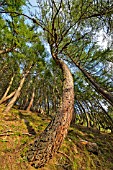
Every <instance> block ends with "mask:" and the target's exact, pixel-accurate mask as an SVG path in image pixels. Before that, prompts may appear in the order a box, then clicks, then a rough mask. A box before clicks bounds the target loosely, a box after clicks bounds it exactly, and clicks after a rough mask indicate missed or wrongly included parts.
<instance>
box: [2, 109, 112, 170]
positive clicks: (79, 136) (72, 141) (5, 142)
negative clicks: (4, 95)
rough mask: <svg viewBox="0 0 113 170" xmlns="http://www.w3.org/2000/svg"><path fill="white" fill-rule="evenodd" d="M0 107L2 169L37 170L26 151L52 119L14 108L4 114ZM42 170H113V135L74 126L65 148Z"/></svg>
mask: <svg viewBox="0 0 113 170" xmlns="http://www.w3.org/2000/svg"><path fill="white" fill-rule="evenodd" d="M3 109H4V106H0V170H34V168H33V167H31V166H30V164H29V163H28V162H27V160H26V157H25V152H26V151H27V148H28V146H29V144H30V143H31V142H32V141H33V140H34V139H35V138H36V136H38V135H39V134H40V133H41V132H42V131H43V130H44V128H45V127H46V126H47V124H48V123H49V122H50V118H48V117H47V116H46V115H37V113H32V112H26V111H21V110H16V109H12V110H11V112H10V113H8V114H7V115H4V114H3V113H2V110H3ZM40 170H113V134H108V133H102V132H101V133H100V132H99V131H98V130H94V129H91V128H87V127H83V126H80V125H75V126H73V127H70V129H69V131H68V135H67V137H66V139H65V141H64V142H63V144H62V147H61V148H60V150H59V151H58V153H57V154H56V155H55V156H54V158H53V159H52V160H51V161H50V162H49V163H48V164H47V165H46V166H45V167H43V168H40Z"/></svg>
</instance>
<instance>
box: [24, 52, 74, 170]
mask: <svg viewBox="0 0 113 170" xmlns="http://www.w3.org/2000/svg"><path fill="white" fill-rule="evenodd" d="M53 58H54V60H55V61H56V63H57V65H58V66H59V67H60V68H61V69H62V72H63V77H64V81H63V96H62V102H61V106H60V108H59V112H58V113H57V114H56V116H55V117H54V118H53V120H52V121H51V122H50V124H49V125H48V126H47V127H46V129H45V130H44V131H43V132H42V133H41V134H40V135H39V137H38V138H37V139H36V140H35V142H34V143H33V144H32V145H31V146H30V149H29V150H28V152H27V153H26V154H27V158H28V161H29V162H31V165H32V166H34V167H35V168H39V167H42V166H44V165H45V163H47V162H48V161H49V160H50V159H51V158H52V157H53V155H54V154H55V153H56V152H57V151H58V149H59V148H60V146H61V144H62V142H63V140H64V138H65V136H66V134H67V130H68V127H69V126H70V122H71V119H72V114H73V111H74V83H73V77H72V74H71V72H70V70H69V68H68V67H67V65H66V64H65V63H64V62H63V61H62V60H60V59H57V58H56V56H55V55H53Z"/></svg>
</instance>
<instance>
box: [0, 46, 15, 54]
mask: <svg viewBox="0 0 113 170" xmlns="http://www.w3.org/2000/svg"><path fill="white" fill-rule="evenodd" d="M14 48H15V47H11V48H7V49H4V50H0V55H1V54H5V53H9V52H11V51H13V50H14Z"/></svg>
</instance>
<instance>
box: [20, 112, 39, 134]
mask: <svg viewBox="0 0 113 170" xmlns="http://www.w3.org/2000/svg"><path fill="white" fill-rule="evenodd" d="M18 115H19V117H20V119H23V120H24V123H25V125H26V127H27V129H28V133H29V134H31V135H36V131H35V129H34V128H33V127H32V126H31V125H30V122H29V121H28V120H27V118H28V115H24V114H22V113H21V112H19V114H18ZM29 119H30V120H31V119H33V118H32V116H30V115H29ZM33 121H34V119H33Z"/></svg>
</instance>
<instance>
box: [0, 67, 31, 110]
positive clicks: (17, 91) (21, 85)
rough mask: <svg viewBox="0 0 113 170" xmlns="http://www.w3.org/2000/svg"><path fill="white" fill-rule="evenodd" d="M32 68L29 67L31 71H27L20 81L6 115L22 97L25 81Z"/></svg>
mask: <svg viewBox="0 0 113 170" xmlns="http://www.w3.org/2000/svg"><path fill="white" fill-rule="evenodd" d="M31 67H32V66H30V67H29V69H28V70H27V71H26V73H25V74H24V75H23V77H22V79H21V80H20V84H19V87H18V88H17V90H16V92H15V94H14V96H13V98H12V100H11V101H10V102H9V103H8V105H7V107H6V108H5V110H4V111H3V112H4V113H7V112H9V111H10V109H11V108H12V107H13V105H14V103H15V102H16V100H17V98H18V97H19V96H20V92H21V89H22V87H23V84H24V81H25V79H26V77H27V75H28V74H29V72H30V69H31Z"/></svg>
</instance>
